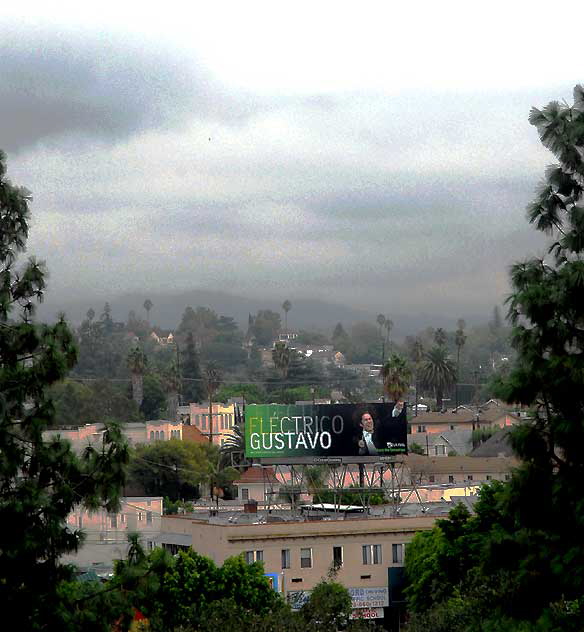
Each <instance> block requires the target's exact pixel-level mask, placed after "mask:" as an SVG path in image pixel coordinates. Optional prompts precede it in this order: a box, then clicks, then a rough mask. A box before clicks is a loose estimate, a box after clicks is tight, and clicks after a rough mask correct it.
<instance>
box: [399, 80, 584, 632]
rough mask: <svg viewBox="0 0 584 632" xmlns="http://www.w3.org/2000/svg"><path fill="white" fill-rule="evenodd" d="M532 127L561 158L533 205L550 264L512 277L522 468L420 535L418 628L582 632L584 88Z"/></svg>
mask: <svg viewBox="0 0 584 632" xmlns="http://www.w3.org/2000/svg"><path fill="white" fill-rule="evenodd" d="M530 122H531V123H532V124H533V125H535V126H536V127H537V129H538V131H539V134H540V138H541V141H542V143H543V144H544V145H545V146H546V147H548V148H549V149H551V151H552V152H553V153H554V154H555V156H556V158H557V159H558V164H556V165H554V166H552V167H548V169H547V170H546V182H545V184H544V185H543V186H542V187H540V189H539V191H538V194H537V197H536V199H535V200H534V202H533V203H532V204H530V205H529V207H528V219H529V221H530V222H531V223H533V224H534V225H535V226H536V228H537V229H538V230H540V231H542V232H544V233H546V234H548V235H550V237H552V244H551V246H550V250H549V254H550V255H551V257H548V258H547V260H541V259H531V260H527V261H524V262H521V263H517V264H515V265H514V266H513V267H512V269H511V284H512V294H511V296H510V298H509V300H508V305H509V319H510V320H511V323H512V326H513V331H512V344H513V346H514V348H515V350H516V352H517V358H516V361H515V363H514V366H513V368H512V369H511V371H510V372H509V374H508V375H507V376H505V377H503V378H500V379H499V380H498V387H497V388H498V396H499V397H501V398H502V399H504V400H505V401H508V402H513V403H518V404H521V405H524V406H528V407H530V408H531V410H532V415H533V419H532V420H531V421H529V420H527V421H525V422H523V423H522V424H519V425H517V426H516V427H514V428H513V429H512V430H511V432H510V441H511V445H512V447H513V449H514V452H515V453H516V455H517V457H518V458H519V460H520V465H519V466H518V467H517V468H515V469H514V471H513V473H512V475H511V479H510V481H509V482H508V483H506V484H500V483H499V484H494V485H489V486H483V487H482V488H481V492H480V497H479V502H478V503H477V504H476V505H475V516H473V517H468V516H464V515H463V514H462V512H461V511H458V513H457V515H456V516H452V515H451V519H450V520H448V521H440V522H439V523H438V527H437V528H438V529H439V531H438V532H436V531H435V532H434V533H433V535H432V536H430V535H428V534H425V535H424V537H425V538H426V540H428V541H427V542H426V544H427V545H428V546H427V549H428V550H426V551H424V552H421V551H418V553H421V554H417V553H416V550H417V547H418V542H416V540H417V539H418V536H416V537H415V538H414V540H413V541H412V543H411V545H410V547H409V550H408V553H407V554H406V572H407V574H408V577H409V578H410V588H408V600H409V601H410V607H411V608H412V609H414V610H416V609H417V610H420V609H423V610H424V611H425V614H422V613H420V616H421V617H424V618H426V621H425V622H423V621H421V622H420V625H419V626H418V624H417V623H416V621H415V619H416V618H417V615H416V617H414V618H413V619H412V623H413V624H414V625H413V626H412V629H413V630H420V629H434V630H446V629H448V630H452V629H455V630H469V629H477V630H478V629H482V630H489V631H497V632H499V631H502V630H512V631H513V632H519V631H524V630H537V631H540V632H551V631H555V630H562V631H566V630H570V631H574V632H575V631H576V630H581V629H582V616H583V612H584V608H583V606H584V573H583V572H582V569H584V548H583V547H582V524H584V506H583V504H582V503H581V502H579V500H578V499H579V498H580V497H581V484H582V483H581V481H582V478H583V472H584V454H583V452H582V450H581V445H582V441H583V440H584V412H583V411H584V389H583V388H582V375H584V353H583V351H584V334H583V333H582V332H583V324H584V322H583V321H584V316H583V314H584V310H583V309H582V298H581V297H582V289H583V287H584V261H583V260H582V252H583V251H584V205H583V202H584V185H583V181H582V176H583V175H584V162H583V160H582V157H583V156H584V134H583V131H582V130H584V88H582V87H581V86H577V87H576V88H575V90H574V105H573V106H569V105H567V104H559V103H557V102H552V103H550V104H549V105H548V106H546V107H545V108H543V110H537V109H533V110H532V111H531V114H530ZM557 516H561V520H558V519H557ZM430 539H431V540H432V542H430V541H429V540H430ZM408 566H409V567H410V570H408ZM410 571H411V572H410ZM454 615H455V616H454ZM429 617H432V618H434V622H433V624H432V625H428V618H429ZM448 619H450V621H451V622H454V621H458V624H457V626H456V627H455V626H449V625H448ZM439 620H440V621H442V623H443V625H442V624H441V625H440V626H438V625H435V623H436V622H438V621H439ZM424 623H425V627H424Z"/></svg>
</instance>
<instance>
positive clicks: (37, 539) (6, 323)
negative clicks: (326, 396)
mask: <svg viewBox="0 0 584 632" xmlns="http://www.w3.org/2000/svg"><path fill="white" fill-rule="evenodd" d="M5 176H6V163H5V155H4V153H2V152H0V454H1V458H0V521H1V524H2V532H3V542H2V546H1V547H0V602H1V603H3V604H10V608H11V619H12V621H13V624H12V625H13V626H16V627H18V628H19V629H23V630H30V629H40V628H41V627H45V628H46V629H65V628H64V626H63V619H64V618H66V617H67V616H68V615H67V608H66V607H64V604H65V603H66V602H68V601H69V596H68V594H66V593H67V590H66V588H65V586H66V584H68V583H69V582H70V581H71V580H72V574H71V569H70V568H69V567H68V566H64V565H62V564H60V562H59V560H60V558H61V556H62V555H64V554H66V553H70V552H73V551H75V550H76V549H77V548H78V546H79V545H80V543H81V541H82V539H83V536H82V534H81V532H79V531H77V530H73V531H71V530H69V529H68V528H67V526H66V519H67V516H68V515H69V513H70V512H71V511H72V509H73V507H74V505H75V504H81V505H83V506H85V507H88V508H91V509H97V508H98V507H101V506H102V505H103V506H105V507H106V508H107V509H108V510H109V511H115V510H116V509H117V507H118V505H119V495H120V490H121V486H122V484H123V482H124V478H125V477H124V466H125V463H126V462H127V458H128V452H127V446H126V445H125V443H124V442H123V441H122V438H121V433H120V431H119V428H118V427H116V426H115V425H110V426H108V427H107V428H106V431H105V433H104V444H103V449H99V450H96V449H94V448H90V447H88V448H87V449H86V450H85V451H84V453H83V454H82V455H81V456H76V455H75V453H74V452H73V451H72V448H71V445H70V444H69V443H68V442H66V441H62V440H61V439H60V438H58V437H57V438H54V439H52V440H50V441H49V442H47V443H45V442H44V441H43V431H44V430H45V429H46V428H47V427H49V426H50V425H52V424H53V422H54V409H53V406H52V403H51V401H50V399H49V396H48V391H47V389H48V387H49V386H50V385H51V384H54V383H56V382H58V381H60V380H62V379H64V378H65V376H66V374H67V372H68V371H69V370H70V369H71V368H72V367H73V365H74V364H75V360H76V356H77V352H76V349H75V345H74V343H73V336H72V334H71V332H70V331H69V329H68V327H67V325H66V324H65V322H64V320H63V319H62V318H61V319H59V321H58V322H57V324H55V325H52V326H49V325H34V324H32V323H31V316H32V314H33V312H34V306H35V301H37V300H41V299H42V297H43V294H44V288H45V268H44V265H43V264H41V263H38V262H37V261H35V260H34V259H33V258H31V259H29V261H28V262H27V263H25V264H24V266H23V267H22V268H20V269H18V268H17V266H16V261H17V258H18V255H19V254H20V253H22V252H23V251H24V249H25V245H26V240H27V237H28V230H29V222H30V211H29V202H30V201H31V196H30V193H29V192H28V191H26V190H25V189H23V188H19V187H16V186H14V185H12V184H11V183H10V182H8V181H7V180H6V177H5ZM9 318H10V319H11V320H9ZM87 609H88V611H89V610H91V609H92V604H90V603H88V604H87Z"/></svg>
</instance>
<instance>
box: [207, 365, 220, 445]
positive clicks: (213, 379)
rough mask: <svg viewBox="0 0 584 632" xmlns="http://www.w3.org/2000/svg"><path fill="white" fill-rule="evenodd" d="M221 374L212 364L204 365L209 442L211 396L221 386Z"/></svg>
mask: <svg viewBox="0 0 584 632" xmlns="http://www.w3.org/2000/svg"><path fill="white" fill-rule="evenodd" d="M222 378H223V376H222V375H221V371H220V370H219V368H218V367H216V366H215V365H214V364H212V363H209V364H207V366H206V367H205V375H204V379H205V388H206V390H207V396H208V397H209V443H213V397H214V396H215V393H216V392H217V389H218V388H219V387H220V386H221V380H222Z"/></svg>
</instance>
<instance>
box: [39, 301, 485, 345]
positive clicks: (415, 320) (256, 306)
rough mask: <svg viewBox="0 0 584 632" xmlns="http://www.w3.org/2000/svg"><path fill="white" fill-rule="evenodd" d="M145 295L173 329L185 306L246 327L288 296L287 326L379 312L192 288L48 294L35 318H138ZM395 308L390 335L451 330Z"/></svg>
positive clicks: (346, 320)
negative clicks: (107, 311)
mask: <svg viewBox="0 0 584 632" xmlns="http://www.w3.org/2000/svg"><path fill="white" fill-rule="evenodd" d="M146 298H149V299H150V300H151V301H152V303H153V304H154V307H153V308H152V310H151V313H150V320H151V322H152V323H153V324H156V325H158V326H160V327H163V328H168V329H174V328H175V327H177V326H178V324H179V322H180V320H181V316H182V313H183V311H184V309H185V308H186V307H187V306H189V305H190V306H191V307H193V308H196V307H198V306H204V307H210V308H211V309H213V310H215V311H216V312H217V313H218V314H220V315H225V316H232V317H233V318H235V320H236V321H237V323H238V325H239V326H240V328H241V329H242V330H244V331H245V329H246V328H247V319H248V315H249V314H255V313H257V311H258V310H260V309H271V310H273V311H276V312H279V313H280V314H282V308H281V305H282V302H283V301H284V300H285V299H286V298H289V299H290V300H291V302H292V309H291V311H290V313H289V316H288V324H289V327H290V328H291V329H309V330H319V331H323V332H324V333H330V332H331V330H332V328H333V327H334V326H335V325H336V323H338V322H341V323H343V325H344V326H345V327H350V326H351V324H352V323H355V322H359V321H369V322H375V318H376V316H377V312H372V311H368V310H366V309H359V308H356V307H353V306H350V305H341V304H335V303H331V302H327V301H322V300H318V299H312V298H295V297H294V296H290V297H287V296H283V297H282V301H280V302H275V301H274V300H272V299H261V298H256V297H247V296H238V295H235V294H230V293H227V292H220V291H212V290H205V289H200V290H190V291H182V292H181V291H176V292H167V293H163V292H144V293H126V294H120V295H117V296H116V295H114V296H112V297H103V296H97V297H93V298H89V297H88V298H71V299H60V300H59V299H57V298H55V297H53V296H52V295H51V293H50V292H49V293H48V295H47V300H46V301H45V302H44V303H43V304H41V305H40V306H39V308H38V311H37V319H38V320H47V321H52V320H54V319H55V318H56V316H57V314H58V313H60V312H64V313H65V315H66V317H67V320H68V321H69V322H70V323H71V324H73V325H77V324H79V323H80V322H81V321H82V320H83V319H84V318H85V315H86V313H87V311H88V309H89V308H93V309H94V310H95V313H96V317H97V318H98V317H99V315H100V314H101V313H102V309H103V305H104V303H105V301H108V302H109V303H110V306H111V309H112V317H113V318H114V320H117V321H125V320H126V319H127V317H128V313H129V312H130V311H131V310H134V311H135V312H136V314H137V315H138V317H141V318H144V317H145V311H144V307H143V304H144V301H145V299H146ZM402 310H403V307H402V309H401V310H400V309H399V308H396V309H395V310H393V309H389V308H388V309H387V310H386V311H385V313H386V315H388V316H389V317H390V318H391V319H392V320H393V322H394V324H395V327H394V330H393V331H394V336H395V337H397V338H400V337H403V336H405V335H410V334H415V333H417V332H419V331H420V330H422V329H424V328H426V327H429V326H432V327H444V328H446V329H454V328H455V325H456V318H453V317H451V316H445V315H443V314H430V313H422V312H415V313H409V314H408V313H405V310H404V311H402ZM489 316H490V314H489V313H481V314H473V313H466V314H460V317H462V318H465V319H466V320H467V323H468V324H469V325H471V326H472V325H474V324H484V323H486V322H487V320H488V319H489Z"/></svg>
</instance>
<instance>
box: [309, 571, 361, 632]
mask: <svg viewBox="0 0 584 632" xmlns="http://www.w3.org/2000/svg"><path fill="white" fill-rule="evenodd" d="M351 609H352V601H351V595H350V594H349V591H348V590H347V589H346V588H345V587H344V586H343V585H342V584H339V583H337V582H333V581H326V580H322V581H320V582H319V583H318V584H317V585H316V586H315V587H314V588H313V590H312V592H311V593H310V597H309V599H308V601H307V602H306V604H304V606H302V610H301V612H300V613H301V615H302V617H303V618H304V620H305V621H306V624H307V626H309V627H315V628H316V629H319V630H321V629H323V630H338V629H339V628H344V627H345V626H346V625H347V623H348V621H349V616H350V615H351Z"/></svg>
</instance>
